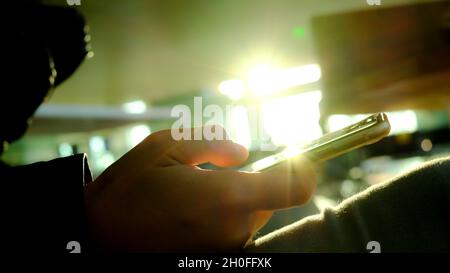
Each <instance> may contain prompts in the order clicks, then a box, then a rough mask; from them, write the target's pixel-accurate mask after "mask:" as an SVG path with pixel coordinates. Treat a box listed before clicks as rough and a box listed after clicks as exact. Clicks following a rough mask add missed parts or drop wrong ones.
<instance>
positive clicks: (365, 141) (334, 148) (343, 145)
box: [239, 113, 391, 172]
mask: <svg viewBox="0 0 450 273" xmlns="http://www.w3.org/2000/svg"><path fill="white" fill-rule="evenodd" d="M390 129H391V126H390V124H389V120H388V117H387V115H386V114H385V113H377V114H374V115H371V116H369V117H367V118H365V119H364V120H361V121H359V122H357V123H355V124H352V125H350V126H348V127H345V128H343V129H341V130H338V131H335V132H332V133H328V134H325V135H323V136H322V137H320V138H319V139H317V140H314V141H312V142H310V143H309V144H306V145H303V146H292V147H287V148H286V149H284V150H283V151H281V152H279V153H276V154H274V155H271V156H268V157H265V158H263V159H260V160H257V161H255V162H253V163H251V164H249V165H247V166H244V167H242V168H240V169H239V170H240V171H245V172H259V171H262V170H266V169H269V168H271V167H274V166H276V165H278V164H280V163H282V162H283V161H285V160H288V159H290V158H293V157H296V156H300V155H301V156H304V157H306V158H307V159H309V160H311V161H313V162H321V161H325V160H328V159H331V158H333V157H336V156H338V155H341V154H343V153H346V152H349V151H351V150H353V149H356V148H359V147H361V146H365V145H369V144H372V143H375V142H377V141H379V140H381V139H382V138H384V137H385V136H387V135H388V134H389V131H390Z"/></svg>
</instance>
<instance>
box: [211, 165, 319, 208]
mask: <svg viewBox="0 0 450 273" xmlns="http://www.w3.org/2000/svg"><path fill="white" fill-rule="evenodd" d="M204 176H206V180H209V181H214V185H216V186H217V187H218V188H217V191H218V194H220V195H221V196H220V197H219V198H221V199H222V200H223V201H224V202H228V203H230V204H234V205H235V206H240V207H242V208H247V209H250V210H272V209H282V208H288V207H292V206H297V205H301V204H304V203H306V202H308V200H309V199H310V198H311V196H312V194H313V192H314V190H315V186H316V176H315V173H314V171H313V169H312V166H311V165H310V163H309V162H308V161H306V160H304V159H294V160H290V161H288V162H286V163H285V164H283V165H280V166H278V167H276V168H274V169H272V170H269V171H263V172H260V173H246V172H237V171H229V170H227V171H220V170H219V171H210V172H204ZM209 184H211V183H209Z"/></svg>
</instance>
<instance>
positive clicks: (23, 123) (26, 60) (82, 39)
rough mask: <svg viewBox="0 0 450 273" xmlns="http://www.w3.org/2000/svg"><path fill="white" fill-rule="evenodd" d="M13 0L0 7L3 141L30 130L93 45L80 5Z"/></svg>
mask: <svg viewBox="0 0 450 273" xmlns="http://www.w3.org/2000/svg"><path fill="white" fill-rule="evenodd" d="M11 2H13V3H10V4H3V3H2V10H1V11H0V28H1V29H0V31H1V35H2V39H1V40H0V54H1V55H2V56H1V60H2V61H1V62H0V65H1V66H3V67H2V68H1V73H0V144H2V143H5V142H7V143H8V142H12V141H14V140H16V139H18V138H20V137H21V136H22V135H23V134H24V133H25V131H26V129H27V127H28V124H29V121H30V118H31V117H32V115H33V113H34V112H35V111H36V109H37V108H38V106H39V105H40V104H41V103H42V102H43V101H44V100H45V98H46V97H47V96H48V95H49V92H50V91H51V90H52V89H53V88H54V87H55V86H57V85H58V84H60V83H61V82H62V81H64V80H65V79H67V78H68V77H69V76H70V75H71V74H72V73H73V72H74V71H75V69H76V68H77V67H78V66H79V65H80V64H81V62H82V61H83V59H85V57H86V56H87V55H88V50H89V49H88V45H87V43H86V40H87V39H86V35H87V34H86V25H85V21H84V19H83V17H82V16H81V15H80V14H79V13H78V12H77V10H75V9H72V8H65V7H50V6H44V5H41V4H39V3H38V2H36V1H18V0H11ZM0 146H1V147H0V151H1V149H2V147H3V145H0Z"/></svg>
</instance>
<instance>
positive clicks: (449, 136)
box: [2, 0, 450, 234]
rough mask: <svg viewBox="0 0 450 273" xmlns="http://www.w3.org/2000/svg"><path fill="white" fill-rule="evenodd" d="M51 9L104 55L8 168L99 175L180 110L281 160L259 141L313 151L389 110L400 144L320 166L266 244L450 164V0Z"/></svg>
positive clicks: (387, 143)
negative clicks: (46, 163) (305, 200)
mask: <svg viewBox="0 0 450 273" xmlns="http://www.w3.org/2000/svg"><path fill="white" fill-rule="evenodd" d="M43 2H44V3H48V4H52V5H59V6H67V7H71V8H76V9H79V10H80V11H81V12H82V13H83V14H84V15H85V18H86V20H87V21H88V24H89V26H90V29H89V33H90V37H89V38H90V42H91V46H92V51H93V54H92V56H91V58H90V59H88V60H86V61H85V62H84V63H83V64H82V66H81V67H80V68H79V69H78V71H77V72H76V73H75V74H74V75H73V76H72V77H71V78H69V79H68V80H67V81H66V82H64V83H63V84H62V85H61V86H60V87H59V88H58V89H57V90H56V91H55V93H54V94H53V96H52V97H51V99H50V100H48V102H46V103H45V104H44V105H42V106H41V107H40V108H39V109H38V111H37V113H36V115H35V119H34V121H33V123H32V124H31V127H30V129H29V131H28V133H27V135H26V136H25V137H23V138H22V139H21V140H20V141H17V142H15V143H13V144H11V145H10V146H9V147H8V149H7V151H6V152H5V154H4V155H3V156H2V157H3V159H4V160H5V161H6V162H8V163H10V164H13V165H19V164H27V163H32V162H36V161H40V160H49V159H52V158H55V157H61V156H68V155H71V154H74V153H81V152H84V153H87V154H88V156H89V161H90V164H91V168H92V171H93V174H94V176H98V175H99V174H100V173H101V172H102V171H103V170H104V169H105V168H106V167H108V166H109V165H110V164H112V163H113V162H114V161H115V160H117V159H118V158H120V157H121V156H122V155H123V154H124V153H125V152H127V151H128V150H130V149H131V148H132V147H133V146H135V145H136V144H138V143H139V142H140V141H141V140H142V139H143V138H145V137H146V136H148V135H149V134H151V133H152V132H155V131H158V130H161V129H168V128H170V127H171V126H172V124H173V123H174V121H175V120H177V119H178V118H174V117H172V116H171V110H172V108H173V106H175V105H179V104H183V105H188V106H189V107H191V109H192V113H191V114H192V115H194V112H195V111H200V113H201V111H202V110H203V109H204V108H205V107H206V106H207V105H217V106H219V107H220V108H221V109H223V111H224V112H226V115H225V116H224V117H223V118H218V117H213V118H208V117H207V116H204V117H203V120H202V122H203V123H204V124H205V123H219V124H221V125H223V126H224V127H225V128H226V129H227V130H228V132H229V134H230V135H231V137H232V138H233V140H235V141H236V142H238V143H241V144H242V145H244V146H246V147H247V148H249V149H250V151H251V155H250V159H249V160H255V159H258V158H261V157H263V156H266V155H269V154H271V152H264V151H261V149H260V148H261V145H262V143H265V144H267V143H269V144H271V145H273V146H274V147H276V148H277V149H281V148H282V147H285V146H287V145H292V144H302V143H307V142H309V141H312V140H314V139H315V138H317V137H320V136H321V135H322V134H324V133H326V132H329V131H334V130H337V129H339V128H342V127H344V126H346V125H349V124H350V123H353V122H356V121H358V120H360V119H362V118H364V117H365V116H367V115H369V114H371V113H374V112H379V111H385V112H387V113H388V117H389V119H390V121H391V126H392V132H391V134H390V135H389V137H387V138H385V139H384V140H382V141H380V142H378V143H376V144H374V145H370V146H367V147H364V148H361V149H358V150H355V151H353V152H350V153H348V154H345V155H343V156H340V157H338V158H335V159H333V160H330V161H328V162H326V163H324V164H322V165H320V166H317V169H318V173H319V188H318V197H317V198H316V199H315V200H314V202H311V203H310V204H309V205H307V206H305V207H303V208H295V209H290V210H286V211H282V212H279V213H277V214H276V215H275V216H274V217H273V219H272V220H271V221H270V223H269V224H268V225H267V226H266V227H265V228H264V229H263V230H261V233H260V234H264V233H266V232H267V231H270V230H273V229H274V228H276V227H279V226H283V225H286V224H288V223H291V222H294V221H296V220H298V219H299V218H302V217H304V216H305V215H310V214H312V213H316V212H318V211H320V210H321V209H323V208H325V207H327V206H331V205H335V204H337V203H339V202H340V201H341V200H342V199H344V198H347V197H349V196H351V195H353V194H355V193H357V192H360V191H361V190H363V189H365V188H366V187H368V186H370V185H373V184H376V183H379V182H381V181H385V180H388V179H390V178H392V177H394V176H396V175H398V174H400V173H402V172H404V171H406V170H408V169H411V168H414V167H415V166H417V165H418V164H421V163H423V162H425V161H428V160H430V159H433V158H437V157H441V156H446V155H450V133H449V132H450V131H449V124H450V122H449V118H450V117H449V110H450V1H413V0H389V1H387V0H384V1H383V0H382V1H381V2H380V5H369V4H368V2H371V1H365V0H338V1H336V0H158V1H157V0H151V1H150V0H149V1H144V0H129V1H119V0H96V1H92V0H91V1H88V0H80V1H79V5H77V1H66V0H61V1H57V0H52V1H50V0H48V1H43ZM372 2H376V1H372ZM69 4H75V5H72V6H71V5H69ZM194 97H201V98H202V104H203V109H194ZM193 125H194V124H193ZM262 136H264V139H262ZM203 167H205V168H209V167H212V166H208V165H205V166H203ZM275 182H276V181H274V183H275Z"/></svg>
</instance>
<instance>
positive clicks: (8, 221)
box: [0, 154, 92, 253]
mask: <svg viewBox="0 0 450 273" xmlns="http://www.w3.org/2000/svg"><path fill="white" fill-rule="evenodd" d="M91 180H92V177H91V173H90V170H89V167H88V164H87V158H86V155H85V154H77V155H73V156H70V157H66V158H59V159H55V160H51V161H48V162H39V163H35V164H31V165H26V166H20V167H9V168H7V167H4V168H2V169H1V171H0V182H1V199H2V201H1V211H2V221H1V223H2V233H1V235H0V236H2V237H3V238H2V244H3V245H2V248H3V249H4V250H9V251H19V252H22V253H23V252H25V253H42V252H44V253H45V252H55V253H67V252H69V250H67V249H66V247H67V244H68V243H69V242H70V241H75V242H76V243H75V244H79V245H80V247H81V252H86V251H87V250H88V248H89V247H88V243H89V242H88V241H89V240H88V232H87V230H88V229H87V222H86V216H85V209H84V186H85V185H86V184H87V183H89V182H90V181H91Z"/></svg>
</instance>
